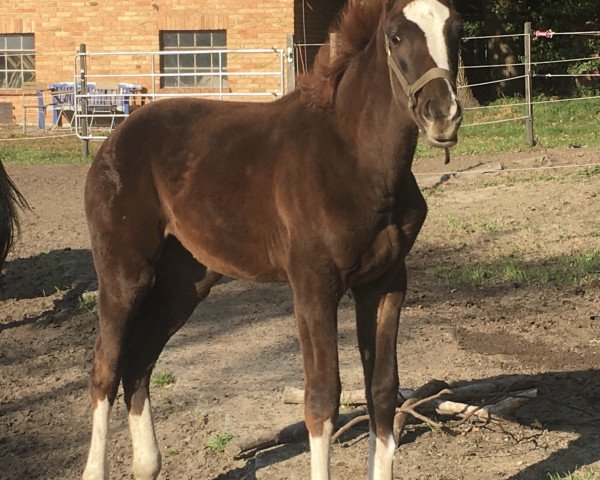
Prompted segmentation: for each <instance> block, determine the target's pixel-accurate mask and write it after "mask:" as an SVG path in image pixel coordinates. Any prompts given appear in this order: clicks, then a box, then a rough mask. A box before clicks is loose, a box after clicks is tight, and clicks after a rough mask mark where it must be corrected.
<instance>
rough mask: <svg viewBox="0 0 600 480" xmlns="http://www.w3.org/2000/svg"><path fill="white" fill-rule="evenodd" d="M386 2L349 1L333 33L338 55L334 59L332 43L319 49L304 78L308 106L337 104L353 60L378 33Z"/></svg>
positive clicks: (374, 0)
mask: <svg viewBox="0 0 600 480" xmlns="http://www.w3.org/2000/svg"><path fill="white" fill-rule="evenodd" d="M384 1H385V0H348V4H347V5H346V7H345V8H344V10H343V12H342V13H341V15H340V17H339V19H338V21H337V22H336V23H337V25H334V26H333V27H332V28H331V29H330V30H329V33H330V34H335V35H336V45H335V52H336V53H335V56H334V57H333V58H331V46H330V43H329V41H328V42H327V43H326V44H325V45H323V46H322V47H321V48H320V49H319V52H318V53H317V56H316V58H315V63H314V66H313V69H312V71H311V72H310V73H309V74H307V75H306V76H304V77H302V78H300V91H301V93H302V100H303V101H304V102H305V103H306V104H307V105H313V106H316V107H320V108H330V107H331V106H332V105H333V99H334V95H335V90H336V87H337V85H338V83H339V81H340V79H341V78H342V75H343V74H344V71H345V70H346V68H347V66H348V64H349V63H350V60H351V59H352V58H354V57H355V56H356V55H357V54H358V53H359V52H361V51H362V50H364V48H365V47H366V46H367V44H368V43H369V41H370V40H371V38H372V37H373V35H374V34H375V31H376V30H377V26H378V24H379V18H380V15H381V10H382V8H383V2H384Z"/></svg>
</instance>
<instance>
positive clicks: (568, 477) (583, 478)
mask: <svg viewBox="0 0 600 480" xmlns="http://www.w3.org/2000/svg"><path fill="white" fill-rule="evenodd" d="M548 477H549V479H550V480H596V479H597V478H598V477H596V475H595V474H594V472H593V470H592V469H591V468H588V469H586V470H585V471H584V472H582V473H571V472H564V473H549V474H548Z"/></svg>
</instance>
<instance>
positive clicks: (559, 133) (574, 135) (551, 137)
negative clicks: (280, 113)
mask: <svg viewBox="0 0 600 480" xmlns="http://www.w3.org/2000/svg"><path fill="white" fill-rule="evenodd" d="M539 100H547V99H546V98H539ZM522 101H523V100H522V99H520V98H506V99H502V100H498V101H496V102H493V103H492V104H491V105H498V106H500V108H491V109H486V110H476V111H466V112H465V115H464V117H465V118H464V120H463V124H464V125H467V124H471V123H478V122H485V121H494V120H500V119H503V118H507V117H509V116H514V117H519V116H523V114H524V110H523V107H522V106H514V107H511V104H515V103H522ZM599 122H600V99H592V100H583V101H573V102H559V103H552V104H541V105H535V106H534V129H535V138H536V142H537V145H536V146H535V147H529V146H528V145H527V144H526V143H525V134H524V120H518V121H515V122H506V123H496V124H492V125H481V126H473V127H461V129H460V132H459V138H460V140H459V142H458V145H457V146H456V147H454V148H453V149H452V153H453V155H477V154H489V153H500V152H507V151H536V150H540V149H545V148H561V147H563V148H564V147H568V146H569V145H571V144H574V145H580V146H588V147H592V146H600V135H598V124H599ZM21 136H22V134H20V133H13V134H11V138H12V139H14V141H12V140H11V141H10V142H1V141H0V161H2V162H4V163H9V164H11V163H12V164H20V165H42V164H70V165H84V164H88V163H89V162H90V161H91V159H92V158H93V155H94V154H95V152H97V151H98V149H99V148H100V145H101V144H102V142H99V141H92V142H90V144H89V145H90V157H89V158H87V159H84V158H82V156H81V141H80V140H79V139H78V138H77V137H64V138H52V137H51V136H49V137H48V138H46V139H43V140H28V139H23V140H20V139H19V138H20V137H21ZM419 157H421V158H423V157H440V158H441V157H443V152H442V151H441V150H439V149H435V148H431V147H428V146H427V145H426V144H425V142H424V141H420V142H419V145H418V147H417V158H419ZM588 174H589V175H590V176H594V175H600V167H591V168H590V169H589V172H588Z"/></svg>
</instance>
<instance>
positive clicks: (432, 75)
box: [385, 35, 455, 110]
mask: <svg viewBox="0 0 600 480" xmlns="http://www.w3.org/2000/svg"><path fill="white" fill-rule="evenodd" d="M385 51H386V53H387V63H388V67H389V69H390V80H391V84H392V92H393V93H394V97H395V98H396V101H398V95H397V94H396V89H395V87H394V82H393V79H392V73H393V74H394V75H395V76H396V78H397V79H398V82H400V85H401V86H402V90H404V93H405V94H406V96H407V97H408V108H409V109H410V110H414V108H415V106H416V105H417V99H416V95H417V93H418V92H419V91H420V90H421V89H422V88H423V87H424V86H425V85H427V84H428V83H429V82H431V81H432V80H434V79H436V78H445V79H446V80H448V82H450V85H451V86H452V88H453V89H454V88H455V83H454V78H453V77H452V74H451V73H450V70H447V69H445V68H439V67H434V68H430V69H429V70H427V71H426V72H425V73H424V74H423V75H422V76H421V77H420V78H419V79H418V80H417V81H416V82H414V83H409V81H408V80H407V79H406V77H405V76H404V74H403V73H402V70H400V67H399V65H398V63H397V62H396V60H395V59H394V57H393V55H392V49H391V48H390V40H389V38H388V36H387V35H385ZM398 103H400V102H398Z"/></svg>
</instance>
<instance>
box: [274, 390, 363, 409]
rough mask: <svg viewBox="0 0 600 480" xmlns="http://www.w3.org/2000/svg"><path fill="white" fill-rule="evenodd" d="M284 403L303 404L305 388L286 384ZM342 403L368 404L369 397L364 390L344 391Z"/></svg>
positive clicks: (282, 395)
mask: <svg viewBox="0 0 600 480" xmlns="http://www.w3.org/2000/svg"><path fill="white" fill-rule="evenodd" d="M281 399H282V400H283V403H290V404H301V403H304V390H302V389H301V388H294V387H289V386H285V387H284V388H283V392H281ZM340 404H342V405H366V404H367V398H366V397H365V391H364V390H348V391H342V394H341V395H340Z"/></svg>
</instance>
